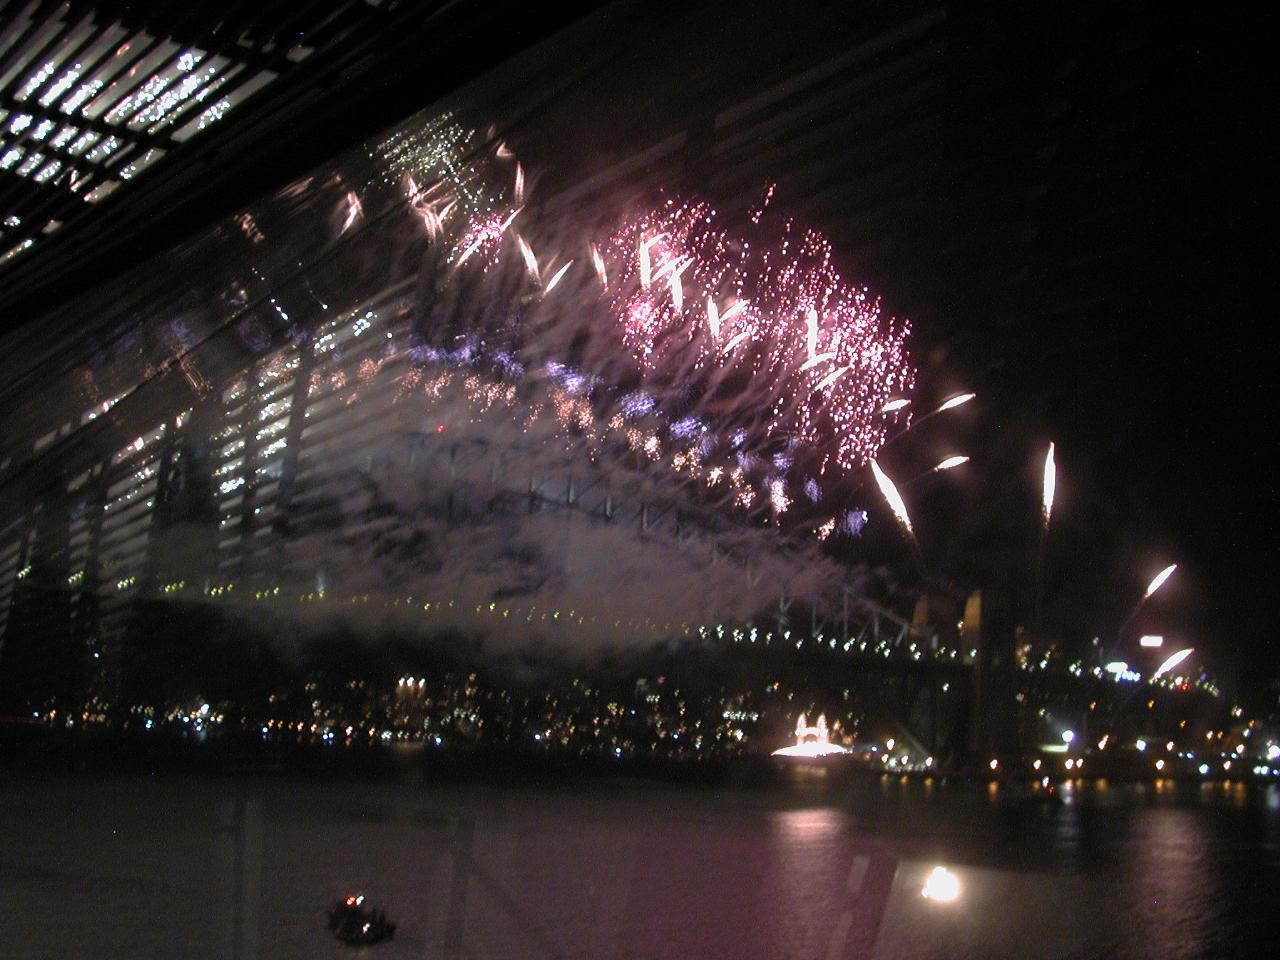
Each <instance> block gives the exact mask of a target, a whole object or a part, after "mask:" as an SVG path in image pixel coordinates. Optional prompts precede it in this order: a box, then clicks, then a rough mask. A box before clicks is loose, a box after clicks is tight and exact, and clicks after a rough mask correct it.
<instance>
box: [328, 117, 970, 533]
mask: <svg viewBox="0 0 1280 960" xmlns="http://www.w3.org/2000/svg"><path fill="white" fill-rule="evenodd" d="M374 157H375V159H376V160H378V161H379V163H380V165H381V166H382V168H383V170H384V175H383V176H382V177H381V178H380V179H381V180H382V181H383V182H384V183H388V184H393V183H397V184H399V186H400V187H401V188H402V189H403V191H404V195H405V196H406V197H407V199H408V202H409V206H410V209H411V210H412V211H413V212H414V213H415V214H416V216H418V217H420V218H421V221H422V223H423V225H424V227H425V231H424V232H425V234H426V236H427V238H428V240H429V241H430V242H431V243H432V244H433V245H435V246H438V247H439V248H440V250H441V251H442V252H443V254H444V257H445V260H446V262H447V263H448V264H449V265H450V266H451V268H452V269H453V270H454V271H463V270H465V271H468V275H474V274H473V273H471V272H472V271H477V270H478V271H479V272H480V273H481V274H483V275H486V276H488V277H489V279H490V280H491V281H492V283H491V286H490V287H488V288H480V287H474V286H471V287H468V288H467V296H468V297H469V298H471V300H472V302H471V304H470V307H469V308H468V309H469V311H471V312H473V313H474V319H473V321H472V322H468V321H467V320H466V319H465V318H464V320H463V325H464V327H470V330H469V332H464V333H462V334H460V335H459V339H460V340H463V341H465V346H460V345H459V344H458V343H447V342H438V343H435V344H434V345H433V347H432V349H431V350H430V351H428V353H429V354H430V355H431V356H432V357H435V358H439V357H447V356H456V355H457V351H458V350H460V349H465V350H466V351H467V358H468V360H469V361H471V360H475V361H484V359H485V358H486V357H488V358H489V359H490V360H492V359H493V358H494V357H497V356H506V357H516V356H518V357H519V363H518V366H519V369H520V371H521V373H522V374H523V375H525V376H526V377H532V376H542V377H543V378H545V379H546V380H548V381H549V388H550V391H551V396H552V399H551V407H552V408H553V409H554V410H555V412H556V416H557V418H558V419H559V420H560V422H561V424H562V426H563V428H564V430H565V431H566V433H568V432H573V433H576V434H578V435H582V434H586V435H589V436H590V437H591V438H592V440H593V444H592V446H593V449H594V451H595V453H596V454H598V453H599V452H600V451H601V450H603V449H604V448H606V447H607V446H609V445H610V444H611V443H613V444H620V445H624V446H625V447H626V448H629V449H630V450H632V451H633V452H635V453H637V454H639V455H641V456H643V457H645V458H646V459H647V460H648V461H650V462H663V463H666V464H667V465H668V466H670V467H671V468H672V469H673V470H674V471H675V472H676V473H677V474H680V475H682V476H684V477H686V478H688V479H689V480H695V481H698V482H699V483H700V485H701V486H702V487H703V488H704V490H709V491H713V492H716V493H718V494H720V495H722V497H723V498H724V500H725V502H727V503H731V504H733V505H735V506H736V507H737V508H739V509H745V510H747V511H749V512H750V511H755V510H758V511H761V512H762V515H768V516H771V517H773V518H781V516H782V515H784V514H789V512H791V511H792V510H793V509H794V506H795V504H796V503H797V502H799V503H803V504H804V506H805V510H806V511H807V512H808V513H809V514H811V513H812V511H813V510H814V509H815V507H817V505H819V504H820V503H821V501H822V488H821V486H820V484H819V480H818V479H817V478H818V477H821V476H822V474H824V473H825V472H826V471H827V470H828V468H835V469H836V470H843V471H849V470H854V469H857V468H859V467H862V466H864V465H865V464H866V463H867V462H868V461H869V460H870V459H871V458H872V457H874V456H875V454H876V453H877V452H878V450H879V449H880V447H881V446H882V445H883V444H884V442H885V440H886V433H887V429H888V427H890V426H893V425H897V426H898V427H901V423H902V421H901V417H902V416H903V414H902V411H903V410H904V409H905V408H906V407H907V406H908V405H909V403H910V400H909V399H908V397H906V396H905V395H904V394H906V393H908V392H909V391H910V390H911V389H912V388H913V387H914V370H913V369H912V366H911V364H910V361H909V359H908V355H907V349H906V343H907V338H908V335H909V326H908V325H907V324H905V323H894V322H892V321H889V320H887V319H886V318H884V317H883V316H882V315H881V312H880V307H879V303H878V301H877V300H876V299H875V298H874V297H873V296H872V295H870V294H869V293H868V292H867V291H866V290H865V289H864V288H861V287H858V286H855V285H853V284H851V283H850V282H848V281H847V280H845V279H844V278H843V277H842V276H841V275H840V273H839V272H838V271H837V269H836V268H835V266H834V264H833V251H832V248H831V246H830V244H829V243H828V241H827V240H826V239H825V238H824V237H823V236H822V235H821V234H819V233H818V232H816V231H814V230H805V229H802V228H800V227H797V226H796V225H795V224H794V223H792V222H791V221H788V220H785V219H783V218H774V217H771V216H769V215H768V213H769V211H768V209H767V206H768V200H769V198H771V197H772V193H773V191H772V190H770V191H768V193H767V194H766V199H765V203H764V204H763V205H762V206H761V207H760V208H759V209H757V210H755V211H754V212H753V214H752V215H751V216H750V217H749V218H748V219H749V224H748V225H747V226H746V228H745V231H738V230H737V228H736V227H734V226H733V225H731V224H729V223H727V222H724V221H723V220H722V218H720V217H719V216H718V214H717V212H716V211H715V210H714V209H713V208H712V207H711V206H710V205H709V204H707V203H705V202H701V201H697V200H691V201H684V202H682V201H678V200H676V199H673V198H666V199H663V200H662V201H661V202H660V203H658V204H657V205H656V206H652V207H650V208H649V209H647V210H645V211H643V212H641V213H639V214H633V215H631V216H627V217H624V218H623V219H622V220H621V222H620V224H618V225H615V226H614V227H612V228H607V227H606V228H605V229H603V230H601V231H599V232H596V233H595V235H592V231H583V230H581V229H580V228H578V229H575V228H574V227H572V226H570V227H569V228H564V227H563V221H564V220H565V219H566V218H563V217H561V218H559V221H558V222H560V223H561V228H560V229H559V230H558V232H554V233H553V234H552V235H551V236H548V235H547V233H546V231H545V229H544V228H545V225H544V224H542V223H540V222H539V218H538V216H537V215H536V214H535V213H534V212H531V211H532V210H533V208H530V207H528V206H527V204H528V203H530V196H529V185H528V184H529V181H528V178H527V176H526V172H525V170H524V167H523V166H522V165H521V164H520V163H519V161H518V160H517V159H516V157H515V154H514V153H513V152H512V151H511V150H510V148H508V147H507V146H506V144H505V143H502V142H501V141H494V140H493V139H490V140H489V141H487V142H485V141H481V140H480V139H479V138H477V137H476V136H475V135H474V133H469V132H467V131H464V130H462V129H461V128H459V127H458V126H457V125H456V124H455V123H454V122H452V121H451V120H450V119H449V118H443V119H441V120H438V121H434V122H432V123H430V124H428V125H426V126H425V127H424V128H423V129H422V130H421V131H420V132H419V133H417V134H413V135H410V134H400V135H397V136H396V137H394V138H392V139H391V140H389V141H387V142H385V143H384V144H381V145H380V146H379V147H378V148H377V150H376V151H375V153H374ZM352 209H354V205H353V204H352V203H351V202H349V201H348V202H347V203H346V204H344V214H345V215H346V216H347V217H349V216H350V211H351V210H352ZM568 219H569V220H570V221H572V220H573V219H574V218H568ZM552 220H553V221H555V220H556V218H555V217H553V218H552ZM344 221H345V218H344ZM457 275H458V276H459V277H460V278H461V277H462V273H461V272H459V273H458V274H457ZM513 278H515V280H514V282H515V287H516V288H519V287H520V286H521V282H520V280H519V278H523V287H524V290H523V292H519V293H516V294H515V295H514V299H513V292H512V291H513V287H512V283H511V282H508V281H512V279H513ZM553 293H554V297H553V296H552V294H553ZM490 294H492V296H493V297H495V298H502V303H498V304H495V303H493V302H489V301H488V300H486V297H488V296H489V295H490ZM495 315H501V316H502V320H501V324H500V327H501V329H494V328H493V326H492V323H493V317H494V316H495ZM450 323H456V314H455V315H454V317H452V318H451V320H450ZM486 325H488V326H486ZM454 329H455V330H456V329H457V327H456V325H455V326H454ZM571 357H572V362H570V358H571ZM499 372H500V373H501V374H502V375H503V376H504V377H509V376H510V374H511V366H510V364H505V365H504V369H502V370H501V371H499ZM415 377H416V378H417V379H426V380H430V379H431V378H423V377H421V375H415ZM621 384H628V385H629V386H628V387H627V389H626V390H621V389H619V385H621ZM965 399H967V397H966V398H965ZM957 402H964V401H963V400H958V401H957ZM798 464H799V465H798ZM801 491H803V496H802V497H800V498H799V500H797V494H799V493H801ZM817 508H818V509H822V508H821V507H817ZM827 516H828V517H830V520H829V521H827V522H825V523H824V522H823V521H822V520H821V518H819V520H818V521H817V522H815V523H810V524H809V525H808V526H809V529H817V530H818V532H819V535H820V537H822V538H823V539H825V537H826V536H828V535H830V534H831V533H833V532H837V531H838V532H841V533H847V532H848V531H850V530H851V529H860V527H859V525H857V524H850V523H848V522H847V517H846V516H845V515H844V513H838V514H837V515H836V516H831V515H830V513H828V514H827Z"/></svg>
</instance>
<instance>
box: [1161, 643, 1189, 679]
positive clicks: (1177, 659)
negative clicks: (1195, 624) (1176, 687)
mask: <svg viewBox="0 0 1280 960" xmlns="http://www.w3.org/2000/svg"><path fill="white" fill-rule="evenodd" d="M1194 649H1195V648H1194V647H1187V649H1185V650H1179V651H1178V652H1177V653H1175V654H1174V655H1173V656H1171V657H1170V658H1169V659H1168V660H1166V661H1165V662H1164V663H1162V664H1160V666H1158V667H1156V672H1155V673H1153V674H1152V675H1151V679H1152V680H1155V679H1158V678H1159V677H1162V676H1164V675H1165V674H1166V673H1168V672H1169V671H1170V670H1172V669H1173V668H1174V667H1176V666H1177V665H1178V664H1180V663H1181V662H1182V661H1183V660H1185V659H1187V657H1189V656H1191V653H1192V651H1193V650H1194Z"/></svg>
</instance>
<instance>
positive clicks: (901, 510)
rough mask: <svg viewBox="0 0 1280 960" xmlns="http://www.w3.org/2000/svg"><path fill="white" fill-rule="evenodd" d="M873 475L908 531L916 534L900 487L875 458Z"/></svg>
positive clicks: (872, 469) (872, 467) (872, 468)
mask: <svg viewBox="0 0 1280 960" xmlns="http://www.w3.org/2000/svg"><path fill="white" fill-rule="evenodd" d="M871 475H872V476H873V477H875V480H876V486H878V487H879V488H880V492H881V493H882V494H884V498H885V500H886V501H887V502H888V504H889V507H890V509H892V510H893V513H894V515H895V516H896V517H897V518H898V520H899V521H900V522H901V523H902V525H903V526H904V527H906V528H907V533H909V534H911V535H912V536H915V530H913V529H912V527H911V517H909V516H908V515H907V505H906V504H905V503H903V502H902V497H901V495H899V493H898V488H897V487H895V486H894V485H893V481H892V480H890V479H889V477H888V476H887V475H886V474H885V472H884V471H883V470H881V469H880V464H878V463H876V462H875V460H872V461H871Z"/></svg>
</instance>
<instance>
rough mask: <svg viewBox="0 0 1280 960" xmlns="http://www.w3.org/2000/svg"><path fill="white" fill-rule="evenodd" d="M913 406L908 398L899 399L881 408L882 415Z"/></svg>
mask: <svg viewBox="0 0 1280 960" xmlns="http://www.w3.org/2000/svg"><path fill="white" fill-rule="evenodd" d="M910 405H911V401H910V400H908V399H907V398H906V397H899V398H898V399H897V400H890V401H889V402H888V403H886V404H885V405H884V406H883V407H881V408H880V412H881V413H893V411H895V410H901V409H902V408H903V407H907V406H910Z"/></svg>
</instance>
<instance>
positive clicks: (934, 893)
mask: <svg viewBox="0 0 1280 960" xmlns="http://www.w3.org/2000/svg"><path fill="white" fill-rule="evenodd" d="M920 896H922V897H924V898H925V899H926V900H937V901H939V902H940V903H950V902H951V901H953V900H955V899H956V898H957V897H958V896H960V879H959V878H958V877H957V876H956V875H955V874H954V873H952V872H951V871H950V870H948V869H947V868H946V867H934V868H933V869H932V870H931V871H929V876H928V877H927V878H926V879H925V881H924V889H923V890H921V891H920Z"/></svg>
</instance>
